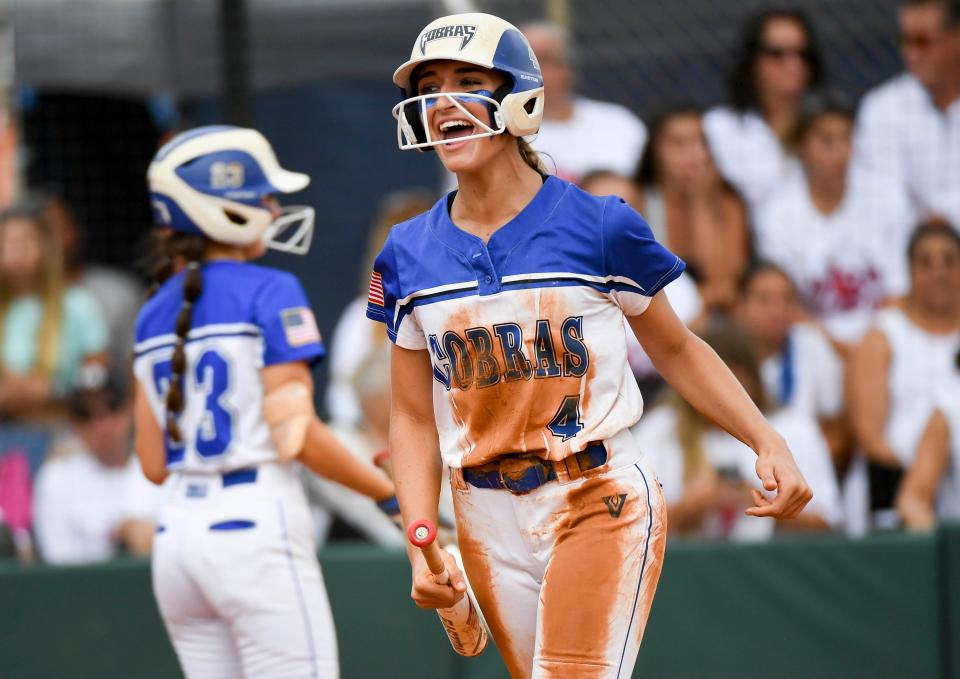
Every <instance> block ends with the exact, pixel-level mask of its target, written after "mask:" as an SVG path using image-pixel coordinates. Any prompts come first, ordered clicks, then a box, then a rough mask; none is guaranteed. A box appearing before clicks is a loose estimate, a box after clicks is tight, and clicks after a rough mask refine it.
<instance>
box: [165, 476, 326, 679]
mask: <svg viewBox="0 0 960 679" xmlns="http://www.w3.org/2000/svg"><path fill="white" fill-rule="evenodd" d="M172 495H173V497H172V499H171V501H170V503H169V504H168V505H167V507H165V509H164V511H163V514H162V516H161V519H160V522H159V528H158V533H157V536H156V538H155V540H154V549H153V590H154V594H155V595H156V598H157V603H158V604H159V607H160V614H161V616H162V617H163V621H164V623H165V625H166V627H167V632H168V633H169V634H170V639H171V640H172V641H173V646H174V648H175V649H176V652H177V656H178V657H179V659H180V664H181V666H182V668H183V671H184V674H185V675H186V676H187V677H188V679H212V678H220V677H222V678H224V679H228V678H229V679H232V678H234V677H248V678H251V679H253V678H255V679H263V678H271V677H276V678H277V679H281V678H282V679H293V678H295V677H312V678H315V679H327V678H328V677H337V676H338V666H337V645H336V636H335V631H334V627H333V618H332V616H331V614H330V604H329V602H328V600H327V592H326V589H325V588H324V586H323V580H322V578H321V575H320V566H319V564H318V563H317V559H316V549H315V544H314V539H313V526H312V520H311V518H310V514H309V511H308V509H307V503H306V500H305V498H304V494H303V490H302V488H301V486H300V481H299V478H298V476H297V474H296V471H295V469H294V468H293V467H292V466H290V465H280V464H266V465H261V466H260V467H259V468H258V470H257V480H256V482H254V483H243V484H236V485H231V486H228V487H223V482H222V480H221V477H220V476H219V475H216V474H206V475H197V474H178V475H177V478H175V479H173V488H172Z"/></svg>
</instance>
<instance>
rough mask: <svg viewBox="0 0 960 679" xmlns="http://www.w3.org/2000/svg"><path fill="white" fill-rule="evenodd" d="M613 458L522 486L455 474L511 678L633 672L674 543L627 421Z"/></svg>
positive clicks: (467, 558) (462, 537)
mask: <svg viewBox="0 0 960 679" xmlns="http://www.w3.org/2000/svg"><path fill="white" fill-rule="evenodd" d="M605 445H606V446H607V450H608V454H609V456H608V462H607V464H606V465H604V466H603V467H599V468H597V469H593V470H589V471H587V472H586V473H585V474H584V475H583V477H581V478H578V479H576V480H570V478H569V477H567V478H561V479H559V480H556V481H552V482H549V483H546V484H544V485H543V486H541V487H539V488H537V489H536V490H534V491H532V492H530V493H527V494H525V495H513V494H511V493H510V492H509V491H507V490H493V489H481V488H475V487H473V486H470V485H468V484H466V483H465V482H464V481H463V477H462V475H461V474H460V473H458V471H459V470H458V471H457V472H454V473H453V474H452V485H453V496H454V506H455V509H456V513H457V527H458V533H459V537H458V541H459V544H460V550H461V552H462V555H463V562H464V566H465V568H466V574H467V577H468V578H469V580H470V584H471V587H472V588H473V591H474V593H475V595H476V598H477V603H478V604H479V605H480V610H481V611H482V612H483V615H484V617H485V619H486V621H487V624H488V625H489V627H490V632H491V634H492V636H493V638H494V641H495V642H496V645H497V648H498V649H499V650H500V653H501V655H502V656H503V658H504V662H505V663H506V665H507V669H508V670H509V671H510V675H511V677H513V678H514V679H520V678H523V679H527V678H530V677H533V678H535V679H545V678H547V677H553V678H559V677H576V679H601V678H602V679H627V678H628V677H630V676H631V673H632V672H633V666H634V663H635V662H636V659H637V653H638V652H639V650H640V640H641V638H642V636H643V630H644V628H645V626H646V622H647V616H648V615H649V613H650V606H651V604H652V603H653V595H654V592H655V591H656V587H657V580H658V579H659V577H660V569H661V567H662V565H663V551H664V546H665V542H666V525H667V514H666V504H665V502H664V499H663V493H662V491H661V490H660V484H659V483H658V482H657V479H656V475H655V474H654V473H653V472H652V471H651V470H650V469H649V468H648V467H647V466H646V465H645V464H644V463H643V462H642V461H638V458H639V456H640V455H639V452H638V450H637V448H636V445H635V444H634V442H633V438H632V436H630V434H629V431H625V432H621V433H620V434H618V435H616V436H614V437H613V438H611V439H609V440H608V441H606V442H605Z"/></svg>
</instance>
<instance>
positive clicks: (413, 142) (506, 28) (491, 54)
mask: <svg viewBox="0 0 960 679" xmlns="http://www.w3.org/2000/svg"><path fill="white" fill-rule="evenodd" d="M439 60H444V61H454V62H460V63H464V64H470V65H473V66H478V67H481V68H484V69H490V70H492V71H496V72H499V73H501V74H503V75H504V76H506V81H507V84H506V85H504V86H503V87H500V88H498V89H497V91H496V92H494V93H490V92H487V91H481V92H474V93H471V92H444V93H431V94H428V95H420V96H417V93H416V88H415V83H414V75H415V72H416V71H417V69H418V67H420V66H421V65H422V64H425V63H428V62H430V61H439ZM393 81H394V83H395V84H396V85H397V86H399V87H400V88H401V90H403V100H402V101H401V102H400V103H399V104H398V105H397V106H395V107H394V109H393V115H394V117H395V118H396V119H397V143H398V145H399V146H400V148H401V149H402V150H407V149H418V150H421V151H423V150H428V149H429V148H430V147H434V146H438V145H441V144H447V143H454V142H460V141H463V140H469V139H479V138H482V137H492V136H494V135H497V134H503V133H504V132H506V133H507V134H510V135H512V136H515V137H522V136H527V135H531V134H536V132H537V131H538V130H539V129H540V121H541V120H542V119H543V102H544V94H543V76H542V75H541V73H540V64H539V62H538V61H537V57H536V55H535V54H534V53H533V49H532V48H531V47H530V43H529V42H527V39H526V38H525V37H524V36H523V34H522V33H520V31H519V30H517V28H516V27H515V26H513V25H512V24H510V23H509V22H507V21H504V20H503V19H501V18H499V17H496V16H493V15H490V14H481V13H470V14H454V15H451V16H446V17H441V18H439V19H437V20H435V21H433V22H431V23H430V24H428V25H427V26H426V27H425V28H424V29H423V30H422V31H421V32H420V35H419V36H418V38H417V40H416V42H415V43H414V46H413V50H412V52H411V55H410V59H409V60H408V61H406V62H405V63H404V64H402V65H401V66H400V68H398V69H397V70H396V72H395V73H394V75H393ZM478 95H479V96H478ZM423 97H426V99H424V98H423ZM441 97H446V98H447V100H448V101H449V102H451V103H453V105H454V106H456V107H457V108H459V109H460V111H461V112H462V113H464V114H465V115H466V116H468V119H469V120H470V121H471V122H472V123H473V124H474V126H475V127H476V128H477V130H479V131H477V132H476V133H475V134H471V135H465V136H462V137H456V138H454V139H449V140H433V139H432V138H431V135H430V131H429V129H428V125H427V124H426V111H427V109H428V108H429V104H428V103H423V102H425V101H426V102H429V101H433V103H434V104H435V103H436V101H437V100H438V99H440V98H441ZM471 98H473V100H474V101H477V100H481V101H483V103H485V104H486V105H487V107H488V109H489V110H490V121H481V120H479V119H478V118H477V117H476V116H475V115H473V114H471V113H470V112H469V111H467V110H466V109H465V107H463V106H462V103H461V102H469V101H470V100H471ZM458 100H459V102H458Z"/></svg>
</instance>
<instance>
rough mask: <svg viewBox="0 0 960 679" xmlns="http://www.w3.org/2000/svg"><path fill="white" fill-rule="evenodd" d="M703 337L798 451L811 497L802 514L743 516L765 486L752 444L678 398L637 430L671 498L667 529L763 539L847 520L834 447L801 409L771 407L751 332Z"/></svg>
mask: <svg viewBox="0 0 960 679" xmlns="http://www.w3.org/2000/svg"><path fill="white" fill-rule="evenodd" d="M702 337H703V339H704V341H706V342H707V343H708V344H709V345H710V346H711V347H713V349H714V350H715V351H716V352H717V354H718V355H719V356H720V358H721V359H723V361H724V363H726V364H727V365H728V366H729V367H730V370H731V371H733V373H734V375H736V376H737V378H738V379H739V380H740V383H741V384H742V385H743V387H744V388H745V389H746V391H747V393H748V394H749V395H750V397H751V398H752V399H753V400H754V402H756V403H757V405H758V406H759V407H760V408H761V410H765V415H767V417H768V419H769V421H770V424H771V425H772V426H773V428H774V429H776V430H777V432H778V433H779V434H780V435H781V436H783V437H784V439H786V441H787V443H788V445H789V446H790V448H791V450H794V451H796V452H795V455H796V459H797V464H798V465H799V467H800V469H801V471H802V472H803V475H804V477H805V478H806V479H807V482H808V483H809V484H810V488H811V489H812V490H813V500H811V501H810V504H809V505H807V508H806V509H805V510H804V511H803V512H802V513H801V514H800V516H799V517H797V518H796V519H792V520H790V521H789V522H781V523H780V524H779V525H776V524H775V522H774V521H773V520H767V519H764V518H757V517H752V516H746V515H744V510H745V509H746V508H747V507H749V506H750V505H751V504H753V502H752V500H751V498H752V497H753V496H754V494H756V493H761V492H763V491H762V489H761V487H760V485H759V484H757V483H755V482H754V481H753V478H752V477H753V476H754V474H753V464H754V462H755V460H751V458H750V449H749V448H747V447H746V446H745V445H743V444H742V443H741V442H740V441H738V440H736V439H735V438H733V437H732V436H730V435H729V434H727V433H726V432H724V431H722V430H720V429H718V428H717V427H715V426H714V425H713V424H711V423H710V422H709V421H708V420H707V419H706V418H704V417H703V416H702V415H700V414H699V413H697V411H695V410H693V408H691V407H690V406H689V405H688V404H687V403H686V402H685V401H683V400H682V399H681V398H679V397H678V396H675V395H673V396H671V397H670V398H669V400H668V401H667V402H666V403H665V404H664V405H662V406H660V407H658V408H655V409H654V410H653V411H652V412H650V413H647V414H645V415H644V416H643V418H641V420H640V422H639V423H638V424H637V425H636V426H635V427H634V428H633V430H632V432H633V434H634V436H635V437H636V439H637V442H638V443H639V444H640V447H641V449H642V450H643V452H644V455H646V456H647V459H648V460H649V461H650V464H651V466H652V467H653V468H654V469H655V470H656V472H657V477H658V478H659V479H660V482H661V484H662V485H663V492H664V496H665V498H666V501H667V515H668V517H669V521H668V525H669V529H668V530H669V531H670V532H671V533H674V534H695V535H700V536H704V537H711V538H718V539H731V540H763V539H767V538H769V537H771V536H772V535H773V533H774V532H775V531H776V530H801V529H807V530H828V529H832V528H837V527H838V526H839V525H840V523H841V522H842V510H841V506H840V498H839V490H838V488H837V482H836V479H835V476H834V473H833V466H832V464H831V461H830V452H829V450H828V449H827V444H826V441H825V440H824V438H823V436H822V435H821V433H820V430H819V428H818V427H817V425H816V422H815V421H814V420H813V418H811V417H809V416H807V415H805V414H803V413H802V412H800V411H798V410H796V409H790V408H784V409H780V410H778V411H776V412H769V408H768V405H769V401H768V399H767V397H766V395H765V394H764V389H763V383H762V380H761V377H760V367H759V364H758V363H757V360H756V357H755V356H754V354H753V352H752V350H751V349H750V346H749V343H748V340H747V338H746V336H745V335H744V334H743V333H742V332H741V331H739V330H738V329H736V328H735V327H734V326H729V325H721V326H712V327H711V328H709V329H708V330H707V331H706V332H704V334H703V336H702Z"/></svg>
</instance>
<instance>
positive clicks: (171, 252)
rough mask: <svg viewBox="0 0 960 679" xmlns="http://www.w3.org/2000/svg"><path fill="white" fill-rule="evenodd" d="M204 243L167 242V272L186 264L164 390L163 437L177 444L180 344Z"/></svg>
mask: <svg viewBox="0 0 960 679" xmlns="http://www.w3.org/2000/svg"><path fill="white" fill-rule="evenodd" d="M208 242H209V241H207V239H205V238H203V237H201V236H188V235H181V234H176V235H173V236H170V237H169V238H168V240H167V255H168V260H169V262H170V270H171V271H172V270H173V263H174V262H175V261H176V260H177V259H182V260H184V261H185V262H186V265H187V272H186V275H185V276H184V279H183V303H182V304H181V305H180V312H179V313H178V314H177V321H176V325H175V332H176V335H177V344H176V346H175V347H174V349H173V358H172V359H171V366H170V386H169V388H168V389H167V434H168V435H169V436H170V438H171V440H173V441H175V442H177V443H180V442H182V441H183V434H182V433H181V432H180V426H179V425H178V424H177V417H178V416H179V415H180V413H181V412H183V406H184V395H183V376H184V375H185V374H186V372H187V353H186V349H185V346H184V345H185V342H186V339H187V335H188V334H189V332H190V326H191V324H192V321H193V305H194V303H195V302H196V301H197V300H198V299H199V298H200V293H201V292H203V274H202V273H201V269H200V266H201V263H202V262H203V256H204V253H205V252H206V249H207V244H208ZM158 268H159V267H158Z"/></svg>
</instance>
